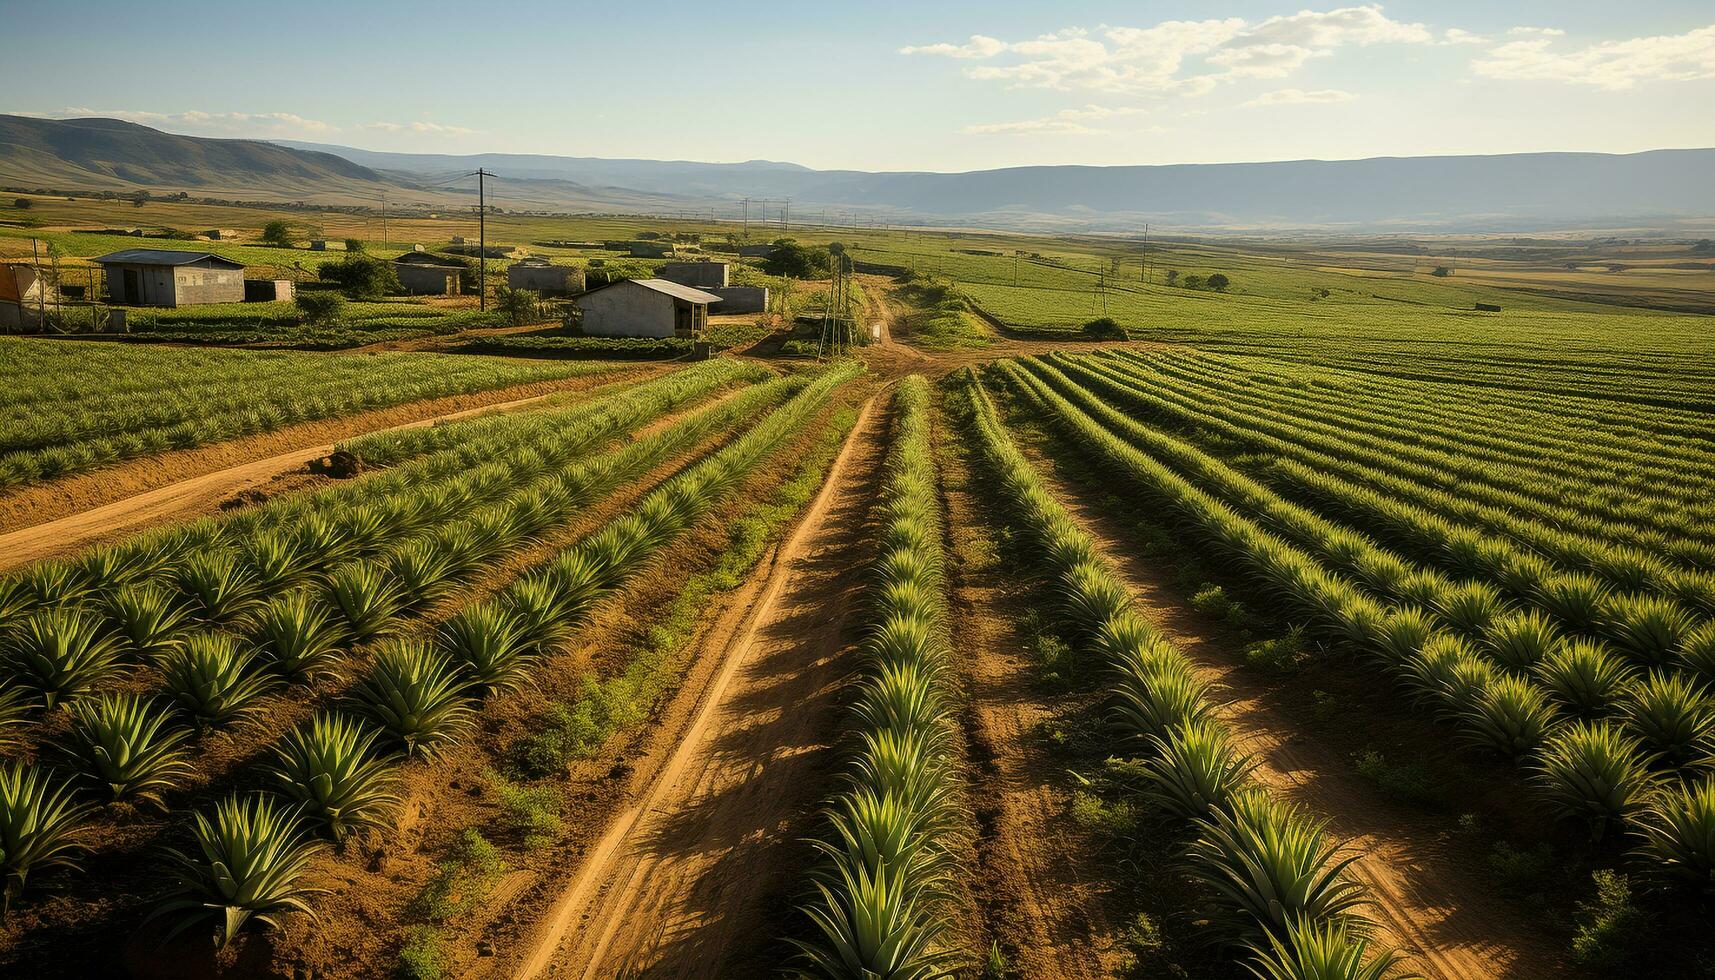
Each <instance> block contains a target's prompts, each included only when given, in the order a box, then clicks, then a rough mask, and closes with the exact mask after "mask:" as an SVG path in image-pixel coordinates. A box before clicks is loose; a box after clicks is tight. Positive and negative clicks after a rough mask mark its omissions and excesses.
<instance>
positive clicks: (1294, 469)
mask: <svg viewBox="0 0 1715 980" xmlns="http://www.w3.org/2000/svg"><path fill="white" fill-rule="evenodd" d="M1057 360H1058V359H1057ZM1074 360H1075V362H1076V363H1079V364H1081V365H1082V366H1085V367H1089V368H1092V369H1098V370H1100V371H1102V372H1103V373H1105V374H1107V375H1108V376H1109V377H1110V378H1112V379H1113V380H1115V381H1118V382H1121V383H1123V384H1125V385H1126V386H1127V387H1128V388H1129V389H1130V390H1128V391H1126V392H1125V394H1124V400H1125V401H1126V402H1127V406H1128V408H1134V409H1137V410H1138V411H1139V412H1140V414H1143V415H1145V416H1146V417H1147V416H1154V417H1159V418H1162V419H1164V420H1167V421H1169V422H1171V423H1173V424H1175V425H1179V426H1184V427H1187V428H1189V429H1193V430H1200V431H1204V432H1207V433H1209V434H1213V435H1218V436H1220V437H1223V438H1226V439H1230V440H1232V441H1234V442H1236V443H1238V444H1240V445H1244V446H1247V447H1251V448H1254V449H1256V450H1259V451H1262V452H1267V453H1271V454H1274V455H1276V456H1277V458H1278V459H1279V461H1280V466H1281V468H1282V470H1283V473H1282V475H1283V478H1284V477H1290V478H1291V479H1293V480H1297V479H1298V474H1299V473H1301V472H1309V473H1323V474H1327V475H1329V476H1330V477H1338V478H1339V480H1338V482H1339V483H1342V484H1346V485H1351V484H1354V483H1355V484H1358V485H1361V486H1369V487H1375V488H1384V489H1386V490H1387V492H1388V494H1389V495H1390V496H1391V497H1392V498H1395V499H1397V500H1398V501H1400V502H1402V503H1409V504H1410V505H1411V506H1412V507H1413V508H1416V509H1422V510H1427V511H1431V512H1434V513H1438V514H1441V515H1444V516H1445V517H1447V518H1449V519H1453V520H1455V521H1456V522H1458V523H1460V524H1465V525H1470V526H1473V527H1482V528H1485V529H1487V530H1489V531H1491V532H1494V533H1496V534H1501V535H1505V536H1507V537H1510V538H1515V539H1517V540H1518V541H1519V542H1520V543H1521V544H1524V545H1526V546H1528V547H1529V548H1531V549H1532V550H1535V551H1539V552H1541V553H1542V554H1544V555H1546V556H1550V557H1553V558H1555V559H1556V560H1560V561H1565V562H1568V563H1571V564H1573V565H1583V566H1587V567H1588V568H1589V569H1590V570H1591V571H1592V572H1594V573H1596V574H1599V575H1600V574H1605V573H1606V572H1607V571H1608V570H1610V569H1611V571H1612V573H1613V577H1614V579H1615V581H1616V582H1617V583H1619V584H1625V583H1627V582H1630V581H1633V580H1635V579H1636V578H1637V577H1639V576H1640V575H1642V576H1646V577H1647V578H1649V579H1653V580H1654V581H1656V582H1658V583H1660V584H1662V585H1663V586H1667V587H1671V585H1672V578H1673V574H1674V571H1675V569H1674V568H1672V567H1670V566H1668V565H1666V564H1664V562H1663V561H1662V560H1661V557H1658V556H1665V557H1670V558H1672V559H1673V560H1674V561H1675V562H1676V563H1678V564H1679V565H1683V566H1686V567H1689V568H1700V569H1708V568H1711V567H1715V543H1712V542H1711V540H1710V536H1709V533H1708V530H1709V529H1708V525H1707V519H1706V518H1698V517H1697V516H1695V515H1691V514H1687V515H1685V517H1684V518H1683V519H1678V520H1676V523H1678V524H1680V525H1681V527H1680V528H1679V529H1677V530H1675V531H1673V532H1672V533H1666V532H1664V531H1663V530H1661V529H1657V528H1645V527H1641V526H1639V525H1636V524H1633V523H1618V522H1613V521H1598V520H1594V519H1592V518H1590V517H1589V516H1588V515H1585V514H1582V513H1581V512H1579V511H1577V510H1576V509H1574V508H1573V506H1572V504H1571V503H1570V502H1569V498H1568V497H1566V496H1563V495H1549V496H1546V497H1537V496H1526V495H1524V494H1522V493H1519V492H1517V491H1513V490H1507V489H1502V488H1498V487H1495V486H1493V485H1491V484H1489V483H1486V482H1484V481H1483V479H1482V477H1481V474H1470V475H1467V474H1465V473H1462V472H1461V471H1460V469H1459V467H1460V465H1461V464H1460V457H1459V456H1457V455H1456V454H1445V453H1438V454H1436V455H1435V456H1434V457H1432V459H1431V460H1430V461H1409V460H1403V459H1401V458H1399V453H1401V452H1403V451H1405V450H1406V449H1407V448H1409V445H1410V444H1409V442H1408V438H1409V437H1402V438H1401V439H1400V440H1397V441H1390V442H1386V443H1383V444H1381V445H1371V444H1362V443H1357V442H1355V441H1354V440H1353V439H1352V438H1351V437H1350V436H1349V435H1348V434H1343V433H1342V432H1341V431H1340V430H1338V429H1334V430H1332V431H1322V430H1323V429H1325V428H1328V427H1327V426H1321V427H1317V428H1316V429H1314V430H1312V429H1311V427H1310V425H1309V423H1308V422H1306V421H1305V420H1304V419H1302V418H1298V417H1296V416H1282V413H1281V412H1279V411H1274V412H1270V411H1268V410H1267V409H1265V408H1263V407H1261V406H1245V407H1238V406H1235V405H1233V404H1231V403H1230V401H1229V399H1230V398H1232V397H1233V391H1232V390H1231V387H1230V386H1221V387H1219V388H1217V389H1216V390H1215V391H1212V392H1207V393H1192V392H1185V391H1180V390H1174V389H1172V388H1169V387H1166V386H1167V385H1168V384H1171V382H1172V380H1173V379H1170V378H1163V377H1161V376H1159V375H1158V374H1157V373H1156V372H1155V370H1154V364H1153V362H1150V361H1145V360H1142V359H1140V358H1138V357H1136V356H1129V355H1127V354H1123V353H1117V352H1116V353H1104V354H1102V355H1100V356H1097V357H1090V358H1077V359H1074ZM1059 362H1060V363H1062V364H1064V363H1071V361H1066V360H1061V361H1059ZM1567 465H1568V466H1575V465H1576V464H1571V463H1569V464H1567ZM1453 477H1457V478H1458V479H1459V480H1460V490H1459V493H1457V494H1455V493H1452V492H1449V490H1448V488H1447V484H1448V480H1449V479H1450V478H1453ZM1683 479H1684V478H1683V475H1681V476H1680V477H1679V478H1678V479H1676V480H1674V481H1672V482H1674V483H1677V482H1680V481H1682V480H1683ZM1662 482H1663V483H1664V484H1666V483H1668V482H1669V481H1668V480H1667V479H1666V478H1664V480H1663V481H1662ZM1581 496H1584V497H1587V496H1589V494H1588V493H1585V494H1582V495H1581ZM1571 499H1577V498H1576V497H1574V498H1571ZM1640 499H1645V500H1649V501H1651V502H1652V503H1658V502H1659V501H1657V498H1656V494H1655V493H1654V492H1652V493H1651V494H1648V495H1642V496H1640ZM1406 513H1407V514H1409V513H1410V512H1409V511H1408V512H1406ZM1390 519H1392V518H1390ZM1699 526H1701V527H1702V528H1703V532H1702V533H1701V534H1698V533H1687V532H1688V531H1695V529H1696V528H1697V527H1699Z"/></svg>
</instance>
